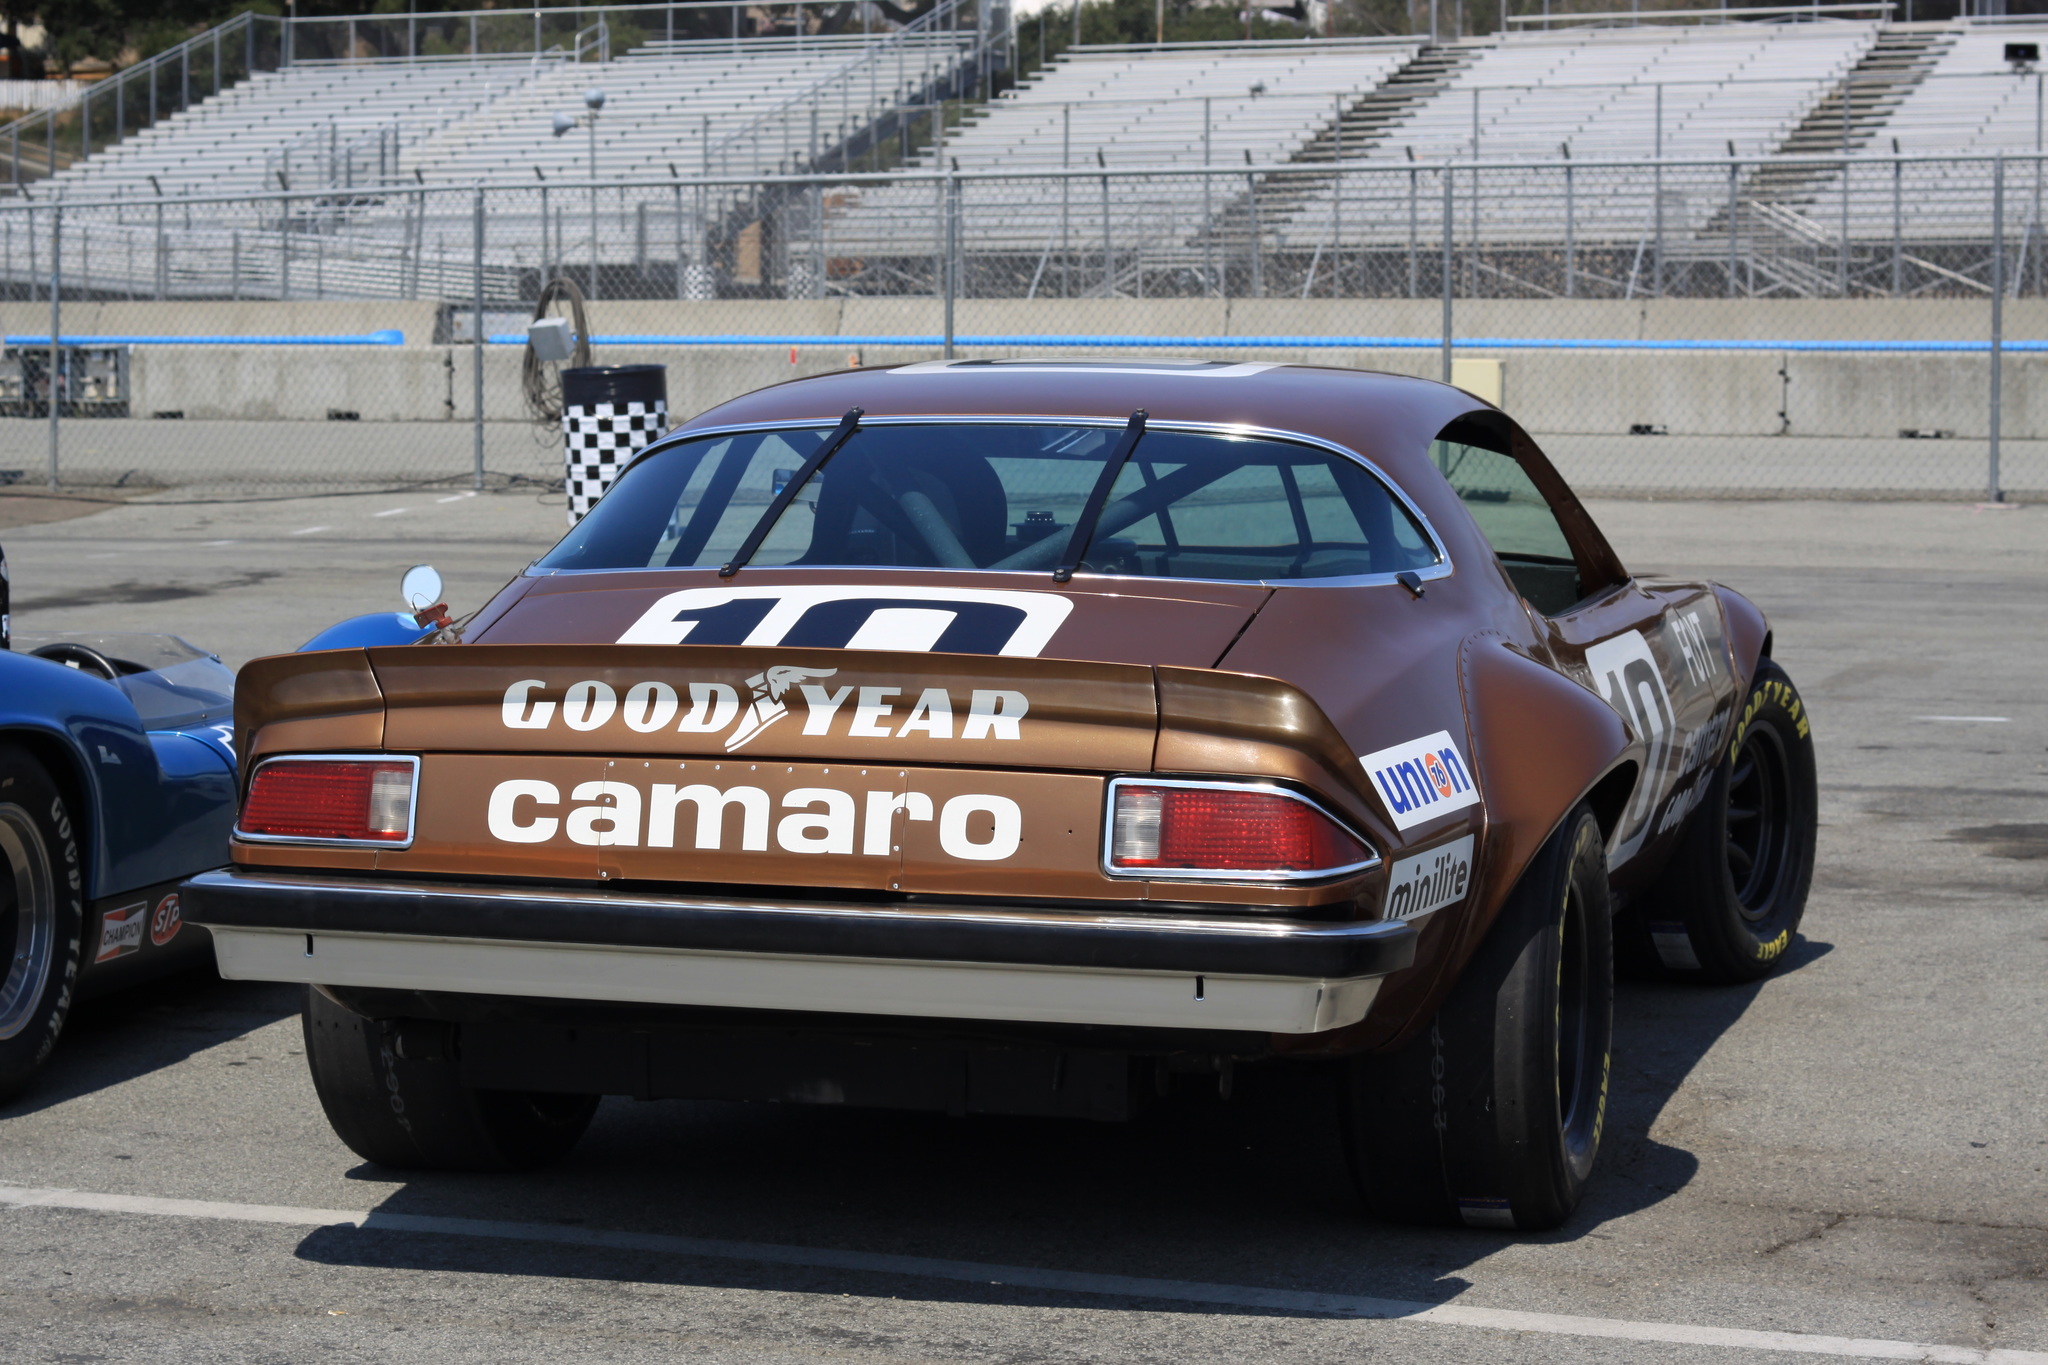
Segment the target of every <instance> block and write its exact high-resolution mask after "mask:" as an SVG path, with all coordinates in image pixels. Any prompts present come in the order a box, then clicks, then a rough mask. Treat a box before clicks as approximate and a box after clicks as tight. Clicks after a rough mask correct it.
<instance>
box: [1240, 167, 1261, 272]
mask: <svg viewBox="0 0 2048 1365" xmlns="http://www.w3.org/2000/svg"><path fill="white" fill-rule="evenodd" d="M1244 198H1245V206H1246V207H1247V208H1249V209H1250V210H1251V239H1252V297H1253V298H1255V299H1262V298H1264V297H1266V262H1265V259H1264V253H1263V252H1262V251H1260V249H1259V248H1260V247H1261V246H1263V245H1264V243H1263V242H1261V241H1260V240H1259V239H1260V238H1261V237H1262V236H1263V235H1264V234H1262V233H1261V232H1260V231H1259V180H1258V177H1257V176H1255V175H1252V174H1249V173H1247V174H1246V175H1245V178H1244Z"/></svg>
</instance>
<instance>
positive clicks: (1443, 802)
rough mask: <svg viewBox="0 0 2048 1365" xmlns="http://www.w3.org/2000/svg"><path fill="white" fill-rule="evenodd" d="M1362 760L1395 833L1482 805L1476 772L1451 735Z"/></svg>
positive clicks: (1440, 733)
mask: <svg viewBox="0 0 2048 1365" xmlns="http://www.w3.org/2000/svg"><path fill="white" fill-rule="evenodd" d="M1358 761H1359V763H1360V764H1361V765H1362V766H1363V767H1364V768H1365V771H1366V775H1367V776H1368V777H1370V778H1371V779H1372V785H1373V790H1374V791H1376V792H1378V793H1379V796H1380V800H1381V801H1382V802H1384V803H1385V804H1386V807H1387V813H1388V814H1389V815H1391V816H1393V817H1394V828H1396V829H1409V828H1411V827H1413V826H1415V825H1419V824H1422V823H1424V822H1425V821H1429V820H1434V819H1436V818H1437V817H1438V816H1440V815H1449V814H1450V813H1451V812H1452V811H1454V810H1463V809H1464V808H1465V807H1466V806H1475V805H1477V804H1479V792H1478V790H1477V789H1476V788H1475V787H1474V786H1473V785H1472V770H1471V769H1469V768H1467V767H1466V766H1465V759H1464V756H1463V755H1461V754H1460V753H1459V752H1458V745H1457V742H1456V741H1454V740H1453V739H1452V738H1451V732H1450V731H1448V730H1439V731H1437V732H1436V733H1435V734H1433V735H1425V736H1423V737H1422V738H1421V739H1411V740H1409V741H1408V742H1407V743H1406V744H1396V745H1394V746H1393V747H1392V748H1390V749H1381V750H1380V751H1379V752H1378V753H1372V754H1365V755H1362V756H1361V757H1360V758H1359V760H1358Z"/></svg>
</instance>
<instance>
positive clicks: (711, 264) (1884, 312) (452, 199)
mask: <svg viewBox="0 0 2048 1365" xmlns="http://www.w3.org/2000/svg"><path fill="white" fill-rule="evenodd" d="M2042 192H2043V158H2041V157H2039V156H2036V155H2012V156H2003V157H2000V156H1972V157H1946V158H1937V157H1915V156H1904V157H1901V156H1883V155H1867V156H1859V157H1849V158H1841V157H1836V158H1832V159H1824V158H1794V159H1784V158H1780V159H1775V160H1765V161H1757V160H1743V159H1739V158H1727V159H1723V160H1719V161H1699V160H1690V161H1680V160H1664V161H1634V162H1628V163H1617V162H1594V161H1582V162H1574V161H1571V160H1568V159H1565V158H1562V157H1560V158H1558V159H1556V160H1554V161H1548V162H1535V161H1526V160H1524V161H1512V162H1505V161H1503V162H1486V161H1477V160H1465V161H1451V162H1433V163H1432V162H1421V161H1415V162H1405V161H1404V162H1392V163H1389V162H1386V161H1373V162H1363V161H1361V162H1351V163H1332V162H1323V163H1318V164H1313V165H1291V166H1287V167H1282V168H1277V169H1275V168H1258V167H1244V168H1241V169H1240V168H1223V167H1208V168H1199V167H1197V168H1186V167H1177V168H1174V169H1172V170H1151V171H1147V170H1128V169H1118V168H1115V167H1111V166H1096V167H1092V168H1084V169H1067V170H1036V169H1034V170H1032V171H1031V172H1029V173H1022V172H1020V173H1016V174H1001V173H951V174H949V173H945V172H942V171H931V170H907V171H895V172H890V173H886V174H858V173H853V174H848V173H837V174H833V175H830V176H781V177H765V178H751V179H737V178H730V177H727V178H719V177H705V176H698V177H690V176H681V175H679V176H677V177H675V178H672V179H668V180H662V181H658V182H641V181H634V182H621V181H616V180H614V181H603V182H598V183H594V184H593V183H564V182H561V181H559V180H558V181H554V182H551V183H538V184H535V185H532V186H530V187H518V188H507V187H482V186H478V187H472V188H449V187H445V186H443V187H436V186H413V187H409V188H408V187H404V186H391V185H384V186H377V187H374V188H362V189H356V190H334V189H327V190H323V191H321V192H319V193H299V194H291V193H282V192H280V193H275V194H268V195H253V196H252V195H243V196H238V197H235V198H232V199H226V198H171V197H165V198H161V199H148V200H136V199H132V198H129V199H121V200H115V201H98V202H84V201H82V200H79V201H73V202H52V201H50V200H47V199H44V200H39V201H35V202H27V203H22V202H16V203H10V204H6V205H0V329H4V332H5V338H6V339H5V350H4V358H0V480H15V481H23V482H34V483H51V484H56V485H60V486H79V487H87V486H100V487H105V486H111V485H119V486H124V487H138V486H140V487H157V486H188V487H189V486H207V487H210V488H222V489H230V490H246V491H257V490H263V489H269V488H273V487H286V488H301V487H314V486H333V487H373V486H389V485H394V484H405V483H424V482H430V481H445V482H449V483H459V484H463V485H470V484H476V483H479V482H480V481H488V480H493V479H496V480H507V479H512V480H523V481H537V482H543V483H544V482H548V481H551V480H558V479H559V477H560V460H559V447H560V440H559V435H558V433H556V432H553V431H551V430H548V429H545V428H540V427H536V426H535V424H534V423H533V422H532V421H531V420H530V417H529V414H528V413H527V411H526V409H525V406H524V401H525V400H524V397H523V389H522V385H521V382H520V373H519V372H520V364H521V360H522V349H521V348H522V346H523V342H524V329H525V324H526V321H527V320H528V319H529V318H530V317H531V316H532V313H533V303H532V301H533V300H534V299H535V298H536V297H537V296H538V295H539V293H540V291H541V289H542V287H543V286H544V285H545V284H546V283H547V282H549V281H550V280H553V279H556V278H558V277H565V276H566V277H568V278H570V279H572V280H574V281H575V282H576V283H577V284H578V285H579V286H580V287H582V288H583V290H584V291H585V292H586V293H587V295H588V296H589V298H590V300H591V301H590V305H589V319H590V330H591V332H592V333H593V341H594V344H595V347H596V351H597V360H598V362H599V363H641V362H655V363H662V364H665V365H667V366H668V368H669V395H670V397H669V410H670V412H671V413H672V414H675V415H676V416H678V417H681V416H686V415H689V414H691V413H695V412H698V411H701V410H703V409H704V408H706V407H709V406H711V405H712V404H714V403H716V402H719V401H722V400H723V399H726V398H729V397H732V396H734V395H736V394H739V393H743V392H746V391H747V390H750V389H753V388H757V387H760V386H761V385H764V384H768V383H772V382H775V381H777V380H780V379H784V378H789V377H791V376H793V375H799V374H805V373H812V372H817V371H822V370H829V369H838V368H841V367H844V366H847V365H868V366H872V365H878V364H887V363H893V362H897V361H905V360H921V359H930V358H934V357H937V356H943V355H953V356H961V357H1001V356H1014V355H1028V354H1039V353H1045V352H1047V351H1052V352H1055V353H1060V354H1083V353H1088V352H1102V351H1112V352H1117V353H1153V354H1199V355H1203V356H1209V357H1223V356H1229V357H1237V358H1244V359H1263V360H1284V361H1292V362H1300V363H1309V364H1325V365H1344V366H1358V367H1364V368H1372V369H1383V370H1393V371H1399V372H1405V373H1412V374H1420V375H1427V376H1429V377H1432V378H1449V379H1451V380H1452V381H1453V382H1456V383H1459V384H1460V385H1461V386H1463V387H1466V388H1468V389H1470V390H1472V391H1473V392H1475V393H1479V394H1481V395H1482V396H1484V397H1487V398H1491V399H1495V400H1497V401H1499V402H1500V403H1501V405H1502V406H1503V407H1505V408H1506V409H1507V410H1508V411H1509V412H1510V413H1512V414H1514V415H1515V416H1516V417H1517V418H1518V419H1519V420H1520V421H1521V422H1522V423H1523V424H1524V425H1525V426H1526V427H1527V428H1528V429H1529V430H1530V432H1531V433H1532V434H1533V435H1534V436H1535V437H1536V438H1537V440H1538V441H1539V442H1540V443H1541V444H1542V445H1543V446H1544V447H1545V449H1546V450H1548V451H1549V452H1550V453H1551V455H1552V457H1553V458H1554V459H1555V460H1556V461H1557V462H1558V463H1559V465H1560V466H1561V467H1562V468H1563V469H1564V471H1565V472H1566V474H1567V476H1568V477H1570V478H1571V479H1572V480H1573V481H1574V483H1575V484H1577V485H1578V486H1579V487H1581V488H1582V489H1588V490H1594V491H1599V492H1605V493H1616V494H1623V495H1634V496H1795V495H1800V496H1804V495H1815V494H1819V495H1830V496H1932V497H1954V498H1964V497H1986V496H1997V495H1999V494H2001V493H2018V494H2026V495H2034V494H2040V493H2044V492H2048V410H2043V409H2041V408H2039V407H2038V406H2037V404H2036V402H2035V400H2034V398H2033V395H2034V394H2035V393H2036V392H2038V391H2041V388H2042V386H2041V385H2040V384H2038V383H2034V382H2030V381H2032V380H2033V378H2034V374H2033V371H2034V368H2035V367H2036V366H2038V365H2041V364H2043V363H2044V360H2043V352H2044V351H2048V340H2044V337H2048V332H2044V328H2043V326H2042V324H2043V322H2044V321H2048V305H2044V303H2043V293H2044V289H2048V277H2044V276H2048V272H2044V267H2043V263H2042V259H2041V258H2042V247H2043V242H2042V207H2043V204H2042V197H2043V193H2042ZM53 335H55V336H56V338H57V344H56V345H54V346H53V345H52V344H51V338H52V336H53ZM2001 381H2002V382H2001Z"/></svg>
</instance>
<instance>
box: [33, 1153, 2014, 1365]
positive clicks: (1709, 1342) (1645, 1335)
mask: <svg viewBox="0 0 2048 1365" xmlns="http://www.w3.org/2000/svg"><path fill="white" fill-rule="evenodd" d="M0 1206H6V1207H8V1208H16V1209H20V1208H51V1209H80V1210H85V1211H87V1212H92V1213H130V1214H147V1215H151V1216H154V1217H159V1218H196V1219H202V1220H206V1221H210V1222H227V1223H273V1224H280V1225H283V1226H286V1227H353V1228H357V1229H360V1230H362V1231H366V1232H417V1233H433V1234H438V1235H441V1236H446V1237H490V1238H496V1239H499V1240H501V1241H508V1242H543V1243H548V1244H551V1245H557V1246H583V1247H598V1248H602V1249H604V1250H607V1251H647V1252H655V1253H658V1254H662V1255H670V1256H698V1257H704V1258H707V1259H712V1260H724V1261H745V1262H750V1263H752V1264H756V1265H791V1266H804V1267H807V1268H812V1269H827V1270H852V1271H862V1272H866V1273H870V1274H882V1275H909V1276H914V1277H917V1278H920V1279H930V1280H951V1281H957V1282H960V1283H964V1284H982V1285H986V1284H999V1285H1010V1286H1013V1287H1016V1288H1020V1289H1045V1290H1052V1291H1055V1292H1059V1293H1069V1294H1103V1295H1109V1296H1112V1297H1115V1298H1126V1299H1155V1300H1160V1301H1164V1302H1168V1303H1200V1304H1213V1305H1218V1306H1221V1307H1229V1308H1260V1309H1270V1310H1277V1311H1280V1312H1288V1313H1312V1314H1320V1315H1323V1316H1327V1317H1347V1318H1379V1319H1400V1320H1402V1321H1406V1322H1420V1323H1428V1324H1431V1325H1434V1326H1442V1327H1477V1328H1482V1329H1484V1330H1487V1331H1494V1332H1534V1333H1540V1334H1542V1335H1546V1336H1564V1337H1603V1338H1607V1339H1609V1340H1615V1341H1661V1342H1671V1343H1674V1344H1677V1345H1681V1346H1725V1347H1729V1348H1731V1349H1735V1350H1745V1351H1781V1352H1789V1353H1792V1354H1797V1355H1819V1356H1846V1357H1849V1358H1852V1359H1857V1360H1911V1361H1938V1362H1943V1365H2048V1351H2016V1350H2004V1349H1997V1348H1993V1349H1984V1348H1980V1347H1976V1346H1938V1345H1931V1344H1928V1343H1923V1342H1914V1341H1887V1340H1883V1339H1880V1338H1869V1337H1827V1336H1817V1335H1813V1334H1811V1333H1807V1332H1758V1331H1751V1330H1748V1329H1746V1328H1737V1327H1695V1326H1691V1325H1689V1324H1686V1323H1677V1322H1632V1321H1629V1320H1627V1319H1624V1318H1582V1317H1573V1316H1571V1315H1569V1314H1563V1313H1521V1312H1516V1311H1514V1310H1511V1309H1503V1308H1476V1307H1470V1306H1467V1305H1464V1304H1456V1303H1444V1304H1429V1303H1413V1302H1408V1301H1405V1300H1402V1299H1375V1298H1367V1297H1364V1296H1361V1295H1356V1294H1315V1293H1309V1292H1307V1291H1304V1290H1298V1289H1261V1288H1258V1287H1256V1286H1252V1285H1236V1284H1205V1283H1202V1282H1200V1281H1195V1280H1153V1279H1144V1278H1141V1277H1139V1276H1135V1275H1096V1274H1090V1273H1087V1272H1084V1271H1073V1270H1041V1269H1038V1268H1036V1267H1033V1266H1014V1265H994V1264H990V1263H988V1262H983V1261H943V1260H934V1259H931V1258H927V1257H923V1256H891V1255H887V1254H884V1253H879V1252H869V1251H839V1250H834V1249H832V1248H828V1247H796V1246H776V1245H773V1244H771V1243H765V1242H728V1241H720V1240H716V1239H712V1238H707V1237H676V1236H672V1235H670V1234H668V1233H661V1232H611V1231H606V1230H604V1229H600V1228H579V1227H562V1226H557V1225H555V1224H552V1223H508V1222H498V1221H495V1220H492V1219H484V1218H443V1217H435V1216H432V1215H428V1214H417V1213H368V1212H359V1211H357V1210H354V1209H307V1208H293V1207H290V1206H287V1205H279V1204H227V1203H217V1202H214V1201H211V1200H202V1199H156V1198H151V1197H149V1196H146V1195H134V1194H93V1193H90V1192H87V1191H82V1190H56V1189H32V1188H29V1187H27V1186H21V1185H0Z"/></svg>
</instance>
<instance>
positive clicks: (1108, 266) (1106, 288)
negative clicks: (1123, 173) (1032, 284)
mask: <svg viewBox="0 0 2048 1365" xmlns="http://www.w3.org/2000/svg"><path fill="white" fill-rule="evenodd" d="M1095 164H1096V165H1098V166H1101V165H1102V164H1103V157H1102V149H1101V148H1099V147H1098V148H1097V149H1096V151H1095ZM1115 262H1116V256H1115V252H1114V250H1113V248H1112V247H1111V245H1110V240H1109V177H1108V176H1107V175H1104V176H1103V177H1102V297H1104V298H1105V299H1113V298H1115V297H1116V271H1115V269H1114V268H1113V267H1114V265H1115Z"/></svg>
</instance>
